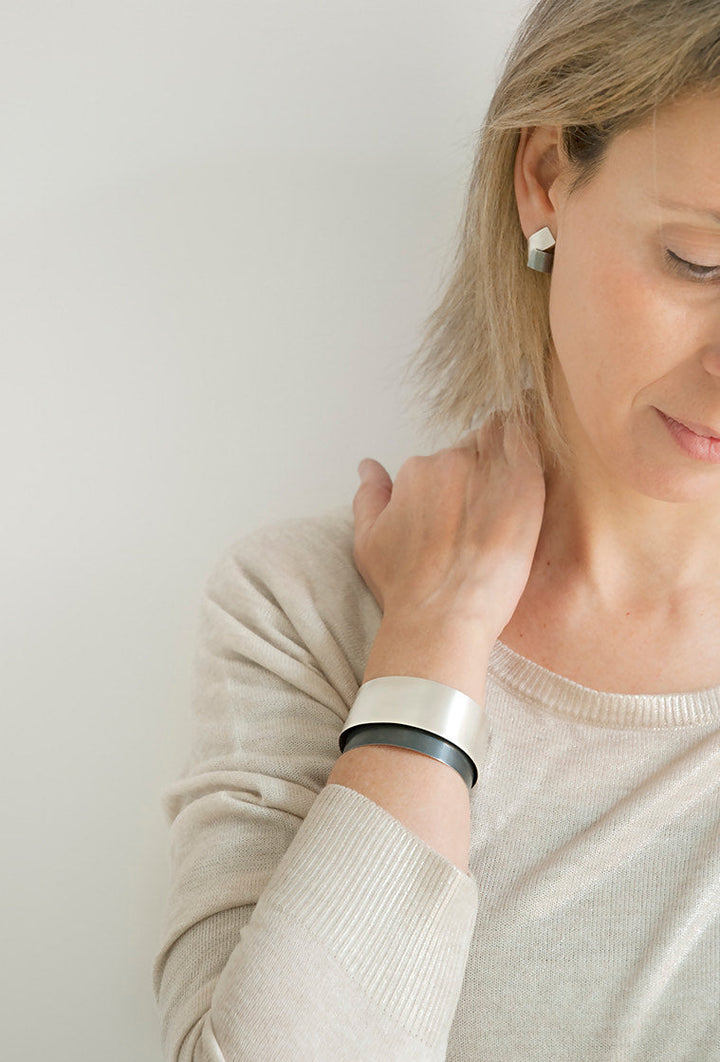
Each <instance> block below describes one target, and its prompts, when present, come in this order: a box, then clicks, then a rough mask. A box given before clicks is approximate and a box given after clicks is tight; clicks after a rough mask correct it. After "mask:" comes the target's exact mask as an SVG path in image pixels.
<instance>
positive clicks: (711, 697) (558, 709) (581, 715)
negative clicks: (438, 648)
mask: <svg viewBox="0 0 720 1062" xmlns="http://www.w3.org/2000/svg"><path fill="white" fill-rule="evenodd" d="M488 671H489V675H490V677H491V679H492V680H493V681H494V682H496V683H497V684H498V685H499V686H502V687H503V688H505V689H506V690H508V692H512V693H514V694H516V695H519V696H520V697H522V698H524V699H525V700H530V701H532V702H533V703H534V704H536V705H537V706H539V707H542V708H544V709H545V710H546V711H549V712H552V713H553V714H554V715H560V716H564V717H565V718H570V719H574V720H575V721H576V722H580V723H582V722H584V723H590V724H593V725H595V726H606V727H648V728H662V727H679V726H701V725H711V724H713V723H715V724H717V723H718V722H720V686H711V687H709V688H708V689H700V690H691V691H689V692H687V693H607V692H603V691H602V690H594V689H591V688H590V687H588V686H581V685H580V684H579V683H577V682H573V680H572V679H569V678H565V677H564V676H563V675H556V674H555V672H553V671H548V669H547V668H544V667H543V666H542V665H541V664H536V663H535V662H534V661H533V660H528V659H527V658H526V657H524V656H520V654H519V653H516V652H515V650H514V649H511V648H510V647H509V646H507V645H505V644H504V643H503V642H500V641H497V642H496V643H495V645H494V646H493V649H492V652H491V654H490V662H489V668H488Z"/></svg>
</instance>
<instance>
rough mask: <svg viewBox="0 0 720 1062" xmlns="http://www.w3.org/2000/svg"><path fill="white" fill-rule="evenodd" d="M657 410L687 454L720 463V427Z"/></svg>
mask: <svg viewBox="0 0 720 1062" xmlns="http://www.w3.org/2000/svg"><path fill="white" fill-rule="evenodd" d="M656 412H657V413H659V415H660V417H661V418H662V420H663V421H664V423H665V426H666V428H667V429H668V431H669V432H670V435H671V436H672V438H673V439H674V440H675V442H676V443H677V445H678V446H679V447H680V449H681V450H682V451H683V452H684V453H685V454H687V455H688V456H689V457H694V458H695V460H697V461H709V462H710V463H711V464H720V428H710V427H708V426H707V425H705V424H695V423H694V422H693V421H691V420H676V419H675V418H674V417H671V416H669V415H668V414H667V413H663V412H662V410H660V409H658V410H656Z"/></svg>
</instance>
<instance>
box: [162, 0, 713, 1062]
mask: <svg viewBox="0 0 720 1062" xmlns="http://www.w3.org/2000/svg"><path fill="white" fill-rule="evenodd" d="M718 173H720V8H718V6H717V2H716V0H676V2H671V0H667V2H666V0H604V2H602V3H600V2H597V0H541V2H540V3H539V4H538V5H537V6H536V7H535V9H534V10H533V11H532V12H531V13H530V14H529V15H528V17H527V19H526V21H525V23H524V24H523V27H522V28H521V32H520V34H519V35H518V38H517V41H516V44H515V47H514V49H513V51H512V52H511V54H510V56H509V59H508V62H507V65H506V69H505V72H504V74H503V76H502V78H501V81H500V83H499V86H498V88H497V91H496V93H495V96H494V98H493V101H492V104H491V107H490V110H489V113H488V116H487V121H486V125H485V128H484V131H483V135H482V138H481V142H480V145H479V148H478V154H477V159H476V163H475V167H474V170H473V174H472V179H471V185H470V191H469V198H468V205H467V212H466V219H465V229H464V238H463V243H462V247H461V252H460V254H459V257H458V264H457V269H456V272H455V275H454V277H453V278H452V281H451V284H450V286H449V288H448V291H447V293H446V296H445V298H444V300H443V302H442V304H441V306H440V307H439V309H438V310H437V311H436V313H435V315H434V316H433V318H432V319H431V323H430V328H429V330H428V337H427V342H426V344H425V347H424V350H423V360H422V361H421V362H420V372H421V375H422V379H423V381H424V383H425V387H426V392H427V394H428V395H429V397H430V400H431V404H432V408H433V413H434V416H435V418H436V419H439V420H440V421H443V422H445V423H455V424H458V425H460V426H462V427H463V429H464V430H465V434H464V435H463V437H462V439H461V440H460V442H459V444H458V445H456V446H453V447H449V448H447V449H444V450H441V451H440V452H439V453H437V454H435V455H433V456H431V457H423V458H413V459H411V460H409V461H408V462H406V463H405V464H404V465H403V466H402V468H401V469H400V472H399V473H398V476H397V477H396V480H395V482H394V483H393V482H392V481H391V480H390V477H389V476H388V474H387V472H386V471H385V469H384V468H383V467H382V466H381V465H379V464H378V463H377V462H375V461H372V460H368V461H366V462H363V463H362V466H361V472H362V482H361V485H360V487H359V489H358V491H357V494H356V496H355V500H354V522H353V520H352V519H351V518H350V516H349V514H348V512H347V511H346V510H345V509H344V508H343V509H342V510H338V511H337V512H334V513H331V514H329V515H328V516H326V517H323V518H319V519H317V520H309V521H295V522H290V523H286V524H283V525H280V526H278V527H274V528H271V529H269V530H265V531H263V532H261V533H258V534H256V535H254V536H250V537H249V538H247V539H246V540H245V541H243V542H242V543H240V544H239V545H237V546H236V547H235V548H234V549H232V550H230V551H228V553H227V555H226V556H225V557H224V558H223V559H222V560H221V562H220V563H219V565H218V567H217V569H216V571H215V573H214V574H213V576H212V577H211V579H210V581H209V584H208V597H207V608H206V612H205V617H206V627H205V631H204V638H203V641H202V644H201V647H200V650H199V654H198V661H197V675H198V683H197V694H196V701H195V703H196V730H195V735H194V741H193V750H192V755H191V757H190V760H189V762H188V768H187V772H186V776H185V777H184V778H182V779H180V780H179V781H178V782H177V783H176V784H175V785H174V786H173V787H171V789H170V790H169V791H168V792H167V794H166V797H165V807H166V812H167V815H168V818H169V819H170V820H171V821H172V824H173V825H172V831H173V834H172V837H173V891H172V897H171V904H170V914H169V924H168V930H167V935H166V940H165V945H164V947H163V950H162V952H161V953H160V954H159V955H158V958H157V960H156V965H155V989H156V993H157V998H158V1001H159V1005H160V1008H161V1011H162V1017H163V1037H164V1042H165V1050H166V1056H167V1057H168V1058H172V1059H183V1060H190V1059H193V1060H195V1062H200V1060H203V1062H204V1060H210V1059H213V1060H220V1059H222V1060H224V1062H231V1060H232V1062H235V1060H238V1059H251V1060H263V1062H267V1060H271V1059H293V1060H295V1059H298V1060H299V1059H303V1060H304V1059H314V1060H326V1059H327V1060H330V1059H332V1060H333V1062H337V1060H350V1059H352V1060H355V1059H378V1060H380V1059H382V1060H399V1059H403V1060H405V1059H408V1060H410V1059H412V1060H414V1062H416V1060H440V1059H448V1060H453V1062H461V1060H462V1062H470V1060H480V1059H482V1060H492V1062H502V1060H508V1062H509V1060H513V1062H519V1060H525V1059H533V1060H535V1059H537V1060H540V1059H542V1060H546V1059H549V1058H562V1059H573V1060H575V1059H577V1060H582V1062H590V1060H595V1059H597V1060H623V1062H624V1060H633V1062H634V1060H640V1059H647V1060H650V1059H652V1060H654V1062H657V1060H661V1059H662V1060H665V1059H667V1060H670V1059H673V1060H675V1059H680V1058H683V1059H695V1060H700V1059H703V1060H707V1059H713V1058H720V1048H718V1044H720V1017H719V1008H718V1003H717V1001H718V997H719V992H720V841H719V838H720V799H719V797H720V656H719V655H718V653H717V651H716V641H717V638H716V632H717V630H718V629H720V551H719V550H718V548H717V540H718V531H719V530H720V217H719V216H718V215H720V179H719V178H718ZM475 417H480V418H482V426H481V427H479V428H476V429H475V430H471V431H467V428H469V427H471V425H472V424H473V423H475V421H474V418H475ZM375 680H377V681H375ZM359 687H360V689H358V688H359ZM351 708H352V711H351V712H350V714H349V710H350V709H351ZM418 735H419V736H418ZM339 743H340V744H341V745H342V747H343V749H344V751H343V752H342V754H341V755H338V753H339Z"/></svg>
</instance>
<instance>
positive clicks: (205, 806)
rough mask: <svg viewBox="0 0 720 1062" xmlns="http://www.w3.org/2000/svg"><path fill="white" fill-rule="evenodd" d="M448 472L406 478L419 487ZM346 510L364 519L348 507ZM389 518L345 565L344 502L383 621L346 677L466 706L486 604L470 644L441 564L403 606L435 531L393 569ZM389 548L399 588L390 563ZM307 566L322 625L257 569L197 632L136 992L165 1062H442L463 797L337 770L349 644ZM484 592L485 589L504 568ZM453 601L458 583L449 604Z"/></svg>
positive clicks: (307, 606)
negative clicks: (180, 770)
mask: <svg viewBox="0 0 720 1062" xmlns="http://www.w3.org/2000/svg"><path fill="white" fill-rule="evenodd" d="M473 453H474V454H475V457H473V459H472V462H470V461H468V460H467V459H466V457H463V459H462V462H461V463H462V467H463V468H464V469H465V471H466V472H469V471H470V469H471V468H474V469H475V470H476V471H477V468H478V467H480V466H479V463H478V460H477V453H476V451H475V450H473ZM452 460H453V461H455V459H454V458H453V459H452ZM422 462H430V465H427V464H422ZM447 463H448V462H447V460H446V459H445V458H442V459H440V460H439V461H435V462H434V463H433V460H432V459H421V466H422V467H423V468H426V469H429V470H430V469H431V470H432V471H433V474H435V475H437V473H438V470H440V472H441V473H443V474H444V473H445V472H447V467H446V466H447ZM455 463H456V464H457V462H455ZM378 467H380V466H378ZM399 478H400V477H399ZM471 478H472V477H471ZM481 478H482V477H481ZM504 478H505V479H506V478H507V477H506V476H505V477H504ZM363 486H365V484H364V485H363ZM455 486H456V488H457V486H458V485H457V484H455ZM466 486H467V483H466V484H465V487H466ZM464 489H465V488H464V487H463V488H462V490H464ZM462 490H461V493H462ZM363 496H365V497H367V498H368V501H372V495H371V493H370V492H369V491H368V490H367V489H366V490H363V488H361V490H360V491H359V492H358V497H360V498H361V499H362V497H363ZM378 497H379V495H378ZM394 500H395V501H396V503H397V504H395V505H394V506H393V507H392V508H391V507H390V506H389V505H388V502H387V497H386V498H385V501H384V504H383V505H382V507H380V509H379V510H378V511H384V510H385V509H387V512H386V513H385V515H386V516H387V515H388V514H389V516H390V518H391V520H387V519H386V520H385V521H384V524H381V523H379V522H378V517H377V516H376V517H375V518H374V520H373V521H372V526H374V527H381V528H389V529H390V530H389V531H388V535H389V537H386V538H385V540H384V541H381V536H378V537H376V538H375V539H374V543H375V544H374V545H373V544H372V543H371V544H370V545H369V546H368V549H367V551H366V552H365V553H363V552H362V546H361V548H360V552H358V550H357V544H358V542H360V543H362V539H363V532H362V526H363V525H362V518H363V517H362V510H361V511H360V513H358V504H357V502H358V499H357V498H356V558H355V559H356V562H358V567H359V568H360V570H361V571H362V574H363V577H364V578H365V580H366V582H367V583H368V585H369V586H370V588H371V589H372V590H373V593H374V594H375V597H376V600H377V602H378V603H379V604H381V605H384V608H385V615H384V617H383V620H382V623H381V624H380V629H379V630H378V629H377V627H376V628H375V632H374V633H375V634H376V635H377V636H376V637H375V639H374V643H373V646H372V650H371V652H370V656H369V658H367V660H366V661H365V660H364V659H363V661H362V662H363V663H365V662H366V664H367V666H366V670H365V678H370V677H374V675H375V674H377V675H382V674H415V675H420V677H430V678H436V679H437V680H438V681H441V682H446V683H447V684H453V685H455V686H456V687H458V688H463V689H464V692H467V693H468V694H469V695H470V696H473V697H474V699H478V700H481V699H482V698H481V693H480V687H481V685H482V684H484V670H485V664H484V663H483V662H482V654H478V652H477V648H478V644H479V642H478V638H481V639H482V638H489V634H488V630H489V628H488V627H486V626H485V624H486V623H487V615H488V609H487V593H486V595H485V600H484V603H483V609H482V617H483V619H482V622H481V623H478V622H477V619H478V617H477V616H476V615H475V614H474V612H473V608H474V606H473V608H471V607H470V606H471V600H470V598H469V597H468V598H467V599H466V600H460V599H459V598H458V597H457V593H456V589H457V578H458V573H457V571H454V573H453V572H452V571H451V569H453V567H454V564H450V566H449V568H448V570H447V571H446V573H445V574H446V576H448V578H447V579H446V580H445V582H444V586H445V588H446V589H447V590H448V594H447V595H444V594H443V593H438V592H435V591H437V589H438V588H437V586H436V587H435V591H433V592H431V593H430V594H429V596H426V599H424V600H423V601H420V600H419V599H416V600H409V599H408V598H407V597H406V598H405V601H404V602H403V598H402V595H403V594H405V593H407V591H408V587H412V588H414V591H418V590H419V591H420V592H422V593H425V592H426V591H427V590H428V587H429V584H427V581H426V580H424V579H423V578H420V575H421V570H420V569H421V566H422V565H421V562H422V561H423V557H424V558H425V560H427V559H428V558H430V561H431V563H430V569H431V570H432V571H434V572H435V573H437V571H438V563H437V561H438V556H439V554H438V551H437V549H435V551H434V553H433V549H432V542H433V538H434V539H435V541H436V542H437V535H438V528H437V527H434V528H433V527H431V526H427V527H425V535H424V536H423V535H421V536H420V539H421V541H420V543H419V545H421V546H422V548H421V549H420V550H419V551H418V550H408V549H407V545H408V536H407V518H408V515H410V514H411V513H412V512H413V506H412V504H410V506H409V507H408V506H405V505H401V504H400V503H401V502H402V501H403V492H402V490H400V491H398V492H397V493H396V494H395V495H394ZM410 501H411V502H412V499H410ZM362 505H363V502H362V501H361V502H360V506H362ZM428 511H429V512H432V511H435V512H441V513H446V512H447V509H446V507H444V506H442V507H440V508H438V507H437V506H436V505H432V506H429V507H428ZM471 515H472V514H471ZM474 515H475V517H477V514H474ZM411 522H413V521H411ZM368 526H370V525H368ZM473 527H474V528H475V530H477V524H476V519H473ZM383 533H384V532H383ZM398 534H399V538H398V537H397V536H398ZM393 535H395V536H396V537H395V543H396V544H397V543H400V544H401V546H402V550H403V553H404V554H405V556H406V560H407V564H406V565H405V567H404V568H403V565H402V564H400V563H399V561H398V558H397V556H396V557H395V558H394V559H393V558H392V538H393ZM314 552H315V555H316V557H317V558H321V559H322V564H323V568H324V585H325V586H326V587H331V588H332V598H328V600H327V602H323V603H322V608H321V607H317V608H316V598H317V595H318V592H319V588H318V587H317V586H315V587H313V586H312V585H311V580H309V579H308V577H307V572H306V571H303V573H302V575H303V578H302V579H301V580H299V581H298V573H299V572H300V570H301V568H302V567H305V568H306V567H307V565H306V564H305V562H304V561H303V564H301V565H300V566H298V567H296V568H295V570H292V565H290V567H289V568H288V567H287V558H286V557H285V556H282V555H281V556H273V555H272V551H271V550H270V551H268V550H263V551H262V555H260V553H258V555H257V556H256V557H254V558H252V560H251V561H249V562H248V563H247V565H246V568H247V570H246V571H243V572H241V573H240V582H239V585H235V586H233V587H232V589H231V590H228V591H227V592H225V591H224V592H223V593H224V597H225V600H224V601H222V602H219V604H220V605H221V613H220V614H219V615H218V614H216V613H215V612H213V613H212V616H213V622H214V623H218V624H219V626H220V629H219V630H215V631H213V634H212V637H211V638H210V639H209V642H208V645H209V646H210V648H208V649H207V650H205V651H204V652H203V653H201V657H200V659H201V663H202V667H201V677H200V682H199V686H198V690H199V705H200V708H199V710H198V712H199V716H202V719H201V720H200V722H201V725H200V726H199V728H198V731H197V737H196V740H195V753H194V757H193V761H194V762H191V764H190V765H189V767H190V770H189V773H188V777H187V779H184V780H182V781H181V782H180V783H178V787H177V791H176V793H175V794H174V795H172V796H171V799H170V800H169V801H168V805H167V808H168V811H169V814H170V817H172V818H174V821H173V832H174V845H173V850H174V858H175V867H174V871H173V874H174V896H173V900H172V902H171V913H172V917H171V920H170V921H171V924H170V927H169V931H168V935H167V939H166V944H165V946H164V948H163V951H162V952H161V953H160V955H159V956H158V959H157V960H156V968H155V987H156V994H157V997H158V1002H159V1005H160V1008H161V1011H162V1014H163V1025H164V1041H165V1050H166V1057H167V1058H168V1059H170V1058H172V1059H177V1060H182V1062H189V1060H194V1062H204V1060H206V1059H215V1060H216V1062H221V1060H222V1062H235V1060H239V1059H246V1060H248V1062H249V1060H258V1062H259V1060H260V1059H262V1060H263V1062H266V1060H270V1059H273V1058H276V1057H277V1058H285V1057H293V1058H296V1059H298V1060H301V1059H303V1058H308V1059H311V1058H312V1059H315V1060H321V1059H328V1060H329V1059H333V1062H336V1060H342V1059H355V1058H358V1057H383V1058H387V1059H388V1060H391V1059H392V1060H394V1062H400V1060H401V1059H406V1058H407V1059H413V1060H414V1062H440V1060H441V1059H443V1058H444V1053H445V1044H446V1042H447V1036H448V1033H449V1027H450V1024H451V1021H452V1018H453V1015H454V1010H455V1006H456V1004H457V998H458V994H459V990H460V986H461V983H462V976H463V972H464V965H465V960H466V956H467V949H468V947H469V941H470V936H471V933H472V927H473V922H474V911H475V902H476V898H475V897H476V894H475V887H474V883H473V882H472V881H471V879H470V878H469V877H468V876H467V845H468V841H467V835H468V832H469V801H468V795H467V791H466V790H465V788H464V786H463V784H462V782H461V781H460V780H459V776H458V777H457V780H456V777H455V772H454V771H452V769H451V768H446V767H444V765H440V764H436V763H435V761H432V760H428V759H427V758H426V757H421V756H418V755H416V754H414V753H408V752H404V751H402V750H389V749H386V748H363V749H356V750H353V751H352V752H349V753H346V754H345V755H344V756H342V757H340V759H339V760H337V763H335V760H336V759H337V737H338V734H339V731H340V729H341V727H342V722H343V720H344V717H345V715H346V714H347V710H348V708H349V706H350V705H351V703H352V700H353V698H354V694H355V692H356V690H357V683H358V681H359V679H360V676H361V673H362V672H361V670H360V674H357V668H351V666H350V665H349V658H351V657H352V656H353V653H354V654H355V659H356V661H357V659H358V645H357V635H356V632H354V633H353V632H346V633H347V638H346V641H345V643H344V644H343V642H342V637H339V639H338V641H334V640H333V633H334V632H337V631H339V630H341V624H337V625H335V626H334V625H333V616H332V611H333V609H334V608H336V607H339V606H338V601H340V600H341V599H342V597H343V586H342V573H341V572H338V573H333V570H332V567H333V557H332V553H328V552H327V551H326V550H323V549H322V547H320V548H318V547H317V544H315V545H314ZM450 553H452V550H450ZM486 554H487V548H485V550H484V552H483V551H480V554H478V555H482V556H485V555H486ZM368 557H369V558H370V559H369V560H368ZM382 558H385V561H384V562H383V563H386V564H387V569H386V570H387V571H391V572H393V573H395V575H400V574H401V573H402V572H404V573H405V575H406V582H405V585H404V587H402V586H401V583H400V581H398V580H395V581H394V582H393V579H388V578H385V576H384V574H383V571H382V564H381V563H379V561H380V560H381V559H382ZM301 559H302V558H301ZM467 559H468V558H467V557H464V558H463V564H465V562H466V561H467ZM305 560H306V558H305ZM284 565H285V567H286V568H287V570H285V569H284V567H283V566H284ZM494 566H495V565H494V561H493V564H492V565H491V567H493V568H494ZM410 573H412V577H410V578H409V581H408V578H407V577H409V576H410ZM334 574H335V575H338V576H339V577H340V581H338V579H334V578H333V576H334ZM501 574H502V579H501V582H502V584H503V585H504V586H505V585H507V582H508V568H507V566H505V569H504V571H503V572H502V573H501ZM355 575H357V573H356V572H355ZM233 577H234V578H235V579H237V575H236V574H235V573H234V576H233ZM525 578H526V573H525ZM293 580H294V581H293ZM378 580H380V582H378ZM472 581H473V580H472V578H468V572H467V570H465V571H464V572H463V573H462V576H461V578H460V585H463V586H465V585H467V584H468V582H472ZM491 581H492V580H491ZM301 584H302V585H301ZM488 585H489V584H488V583H485V589H486V592H487V587H488ZM287 586H294V590H293V593H292V594H291V595H290V597H289V598H288V599H287V600H286V601H283V600H282V596H283V593H284V592H285V590H284V588H286V587H287ZM381 586H382V588H384V591H385V593H384V595H383V593H382V589H381ZM299 587H300V588H301V589H302V590H303V591H304V592H306V596H305V597H304V598H303V599H302V600H299V599H297V592H298V588H299ZM451 598H452V607H448V605H449V603H450V600H451ZM428 601H429V602H430V604H431V606H432V607H425V606H426V605H427V603H428ZM505 607H507V604H506V606H505ZM512 607H514V604H513V606H512ZM313 608H316V611H315V613H313ZM343 608H344V609H345V610H347V605H346V603H345V604H343ZM499 615H500V613H499V612H498V613H497V614H496V615H495V616H494V621H495V622H497V620H498V616H499ZM459 618H460V619H461V620H462V622H461V623H458V622H457V621H458V619H459ZM463 631H464V632H465V634H464V635H463V633H462V632H463ZM439 632H442V637H438V634H439ZM359 655H360V657H362V656H363V654H362V652H361V653H360V654H359ZM469 656H471V657H472V661H473V662H472V666H471V667H470V668H468V665H467V658H468V657H469ZM203 670H204V674H202V671H203ZM330 676H332V679H331V678H330ZM311 719H312V720H313V722H312V724H310V720H311ZM308 735H311V739H310V745H309V746H307V745H305V744H304V742H305V741H306V740H307V739H308ZM388 756H389V757H391V760H390V759H388ZM391 761H392V762H391ZM333 765H334V767H333ZM388 767H390V768H391V769H392V783H389V782H388V774H387V770H386V769H387V768H388ZM459 781H460V784H458V782H459ZM326 782H327V783H328V784H327V785H326V784H325V783H326ZM318 793H319V794H320V795H319V796H318V797H317V799H315V797H316V796H317V794H318ZM283 852H284V854H283ZM410 971H415V973H414V974H410Z"/></svg>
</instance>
